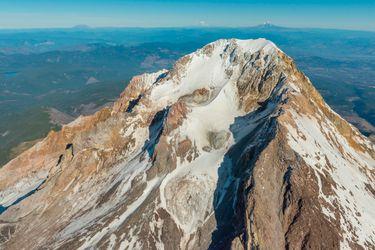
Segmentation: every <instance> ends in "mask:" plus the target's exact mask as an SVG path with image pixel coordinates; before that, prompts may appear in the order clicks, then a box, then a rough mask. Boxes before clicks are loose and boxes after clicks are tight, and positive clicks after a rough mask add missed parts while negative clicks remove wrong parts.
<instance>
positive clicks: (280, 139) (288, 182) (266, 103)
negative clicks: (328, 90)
mask: <svg viewBox="0 0 375 250" xmlns="http://www.w3.org/2000/svg"><path fill="white" fill-rule="evenodd" d="M374 168H375V148H374V145H373V144H372V143H371V142H370V141H369V140H368V139H367V138H366V137H364V136H363V135H361V134H360V133H359V132H358V130H357V129H355V128H354V127H353V126H351V125H350V124H349V123H347V122H346V121H345V120H343V119H342V118H341V117H340V116H339V115H337V114H336V113H335V112H334V111H332V110H331V109H330V108H329V106H328V105H327V104H326V103H325V102H324V100H323V98H322V97H321V95H320V94H319V93H318V92H317V90H316V89H315V88H314V87H313V85H312V84H311V82H310V80H309V79H308V78H307V77H306V76H305V75H304V74H303V73H301V72H300V71H299V70H298V69H297V67H296V65H295V64H294V62H293V60H292V59H291V58H290V57H288V56H287V55H285V54H284V53H283V52H282V51H281V50H280V49H278V48H277V47H276V46H275V45H274V44H273V43H272V42H270V41H267V40H265V39H256V40H238V39H226V40H225V39H222V40H218V41H215V42H213V43H210V44H208V45H206V46H204V47H203V48H201V49H199V50H197V51H196V52H194V53H191V54H189V55H186V56H184V57H182V58H181V59H179V60H178V61H177V62H176V63H175V65H174V66H173V68H172V69H171V70H161V71H158V72H155V73H152V74H143V75H140V76H135V77H134V78H133V79H132V80H131V81H130V83H129V85H128V86H127V87H126V89H125V91H124V92H123V93H121V95H120V97H119V99H118V100H117V101H116V102H115V103H114V105H113V107H111V108H104V109H102V110H100V111H99V112H97V113H95V114H94V115H92V116H86V117H83V116H81V117H79V118H78V119H77V120H75V121H73V122H71V123H69V124H68V125H66V126H64V127H63V128H62V130H61V131H59V132H51V133H50V134H49V135H48V136H47V137H46V138H45V139H44V140H43V141H42V142H39V143H38V144H36V145H35V146H34V147H32V148H31V149H29V150H28V151H26V152H25V153H23V154H21V155H20V156H19V157H17V158H16V159H14V160H13V161H11V162H10V163H9V164H8V165H6V166H5V167H4V168H2V169H0V248H1V247H4V248H6V249H22V248H25V246H28V247H31V248H33V249H40V248H44V247H47V248H53V249H58V248H59V249H87V248H106V249H252V248H265V249H284V248H285V249H290V248H291V249H302V248H312V249H338V248H342V249H347V248H354V249H361V248H362V249H363V248H364V249H372V248H374V247H375V230H374V227H373V225H374V224H375V214H374V211H373V210H374V209H372V208H374V207H375V197H374V195H375V185H374V183H375V176H374V171H375V170H374ZM30 242H34V244H33V245H32V246H30V244H29V243H30Z"/></svg>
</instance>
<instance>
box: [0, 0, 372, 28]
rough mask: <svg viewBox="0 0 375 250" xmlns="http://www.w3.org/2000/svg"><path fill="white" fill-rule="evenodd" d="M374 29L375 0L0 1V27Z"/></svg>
mask: <svg viewBox="0 0 375 250" xmlns="http://www.w3.org/2000/svg"><path fill="white" fill-rule="evenodd" d="M266 21H270V22H271V23H273V24H276V25H281V26H288V27H318V28H340V29H357V30H372V31H375V0H356V1H349V0H341V1H339V0H326V1H324V0H321V1H318V0H301V1H297V0H284V1H275V0H268V1H259V0H253V1H244V0H232V1H229V0H205V1H200V0H191V1H177V0H175V1H172V0H169V1H168V0H167V1H161V0H154V1H151V0H148V1H146V0H138V1H136V0H122V1H120V0H106V1H105V0H90V1H89V0H66V1H61V0H49V1H48V0H0V28H38V27H71V26H75V25H81V24H85V25H89V26H95V27H103V26H116V27H118V26H121V27H181V26H235V27H236V26H253V25H257V24H261V23H263V22H266Z"/></svg>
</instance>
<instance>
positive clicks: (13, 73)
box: [3, 71, 18, 79]
mask: <svg viewBox="0 0 375 250" xmlns="http://www.w3.org/2000/svg"><path fill="white" fill-rule="evenodd" d="M17 75H18V72H17V71H8V72H4V73H3V76H4V77H5V78H6V79H11V78H13V77H15V76H17Z"/></svg>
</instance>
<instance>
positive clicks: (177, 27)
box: [0, 22, 375, 32]
mask: <svg viewBox="0 0 375 250" xmlns="http://www.w3.org/2000/svg"><path fill="white" fill-rule="evenodd" d="M262 26H263V27H264V28H284V29H315V30H317V29H320V30H338V31H357V32H375V29H356V28H333V27H332V28H330V27H310V26H307V27H296V26H294V27H293V26H282V25H275V24H271V23H267V22H266V23H263V24H257V25H238V26H230V25H228V26H225V25H218V26H215V25H184V26H125V25H118V26H117V25H113V26H90V25H84V24H82V25H81V24H80V25H74V26H56V27H43V26H40V27H0V31H32V30H58V29H61V30H67V29H68V30H69V29H70V30H74V29H76V30H95V29H184V28H185V29H192V28H193V29H217V28H227V29H240V28H257V27H262Z"/></svg>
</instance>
